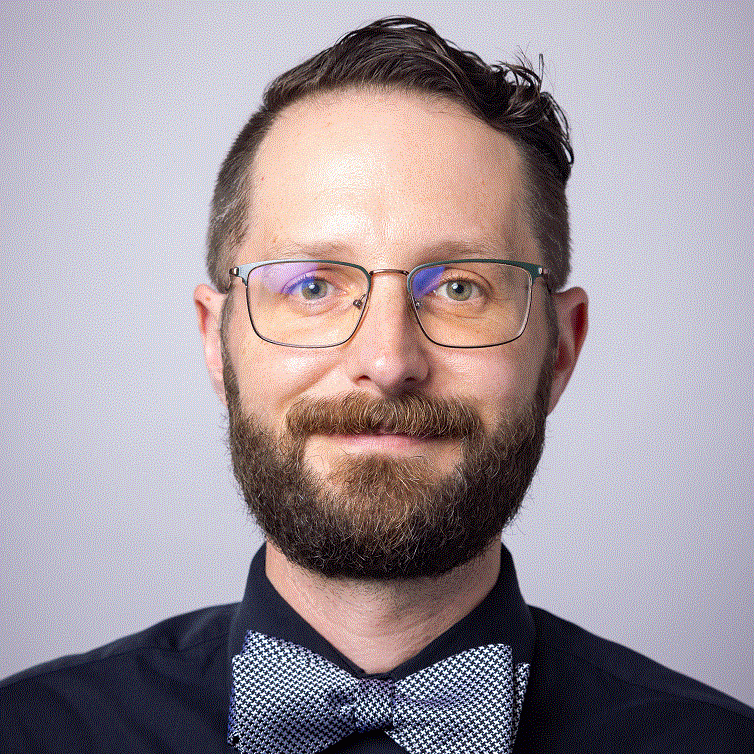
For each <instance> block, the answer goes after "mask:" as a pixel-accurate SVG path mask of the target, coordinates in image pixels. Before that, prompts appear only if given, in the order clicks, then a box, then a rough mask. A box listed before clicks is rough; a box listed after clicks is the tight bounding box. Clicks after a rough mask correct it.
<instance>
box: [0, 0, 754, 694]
mask: <svg viewBox="0 0 754 754" xmlns="http://www.w3.org/2000/svg"><path fill="white" fill-rule="evenodd" d="M357 5H358V4H355V3H352V2H345V0H344V1H343V2H329V3H328V2H324V3H321V4H320V3H317V4H314V3H312V5H306V4H303V3H296V2H292V3H286V4H285V6H284V7H283V8H280V9H278V8H277V6H271V5H270V4H268V3H258V2H252V3H243V4H224V3H217V4H215V3H213V4H205V3H192V4H175V3H161V4H140V3H136V4H96V3H73V4H56V3H24V4H13V3H7V2H6V3H3V4H2V5H0V21H1V23H2V46H3V49H2V55H0V67H1V68H2V71H1V76H2V103H0V109H1V110H2V119H3V158H2V162H1V164H0V170H1V171H2V226H1V230H0V244H1V245H0V253H1V254H2V264H1V265H0V293H1V295H2V311H3V316H2V319H1V322H2V324H1V325H0V327H1V328H2V329H1V331H0V333H1V335H2V337H1V338H0V344H1V346H0V347H1V348H2V369H1V370H0V380H1V381H2V384H1V385H0V401H1V402H2V405H1V413H0V433H1V434H0V440H1V442H2V449H3V462H2V474H3V511H2V517H3V535H2V537H3V545H2V549H3V555H2V563H1V564H0V600H1V601H2V615H3V620H4V622H5V627H4V629H3V642H2V651H1V652H0V675H4V674H6V673H10V672H12V671H14V670H17V669H19V668H22V667H24V666H26V665H29V664H32V663H35V662H37V661H41V660H45V659H48V658H51V657H54V656H57V655H59V654H61V653H67V652H76V651H82V650H86V649H88V648H91V647H93V646H95V645H98V644H101V643H103V642H105V641H108V640H110V639H113V638H116V637H118V636H120V635H123V634H125V633H127V632H131V631H135V630H138V629H140V628H143V627H145V626H147V625H149V624H151V623H153V622H155V621H157V620H158V619H160V618H163V617H166V616H169V615H171V614H175V613H177V612H183V611H186V610H190V609H192V608H196V607H200V606H204V605H207V604H212V603H217V602H228V601H234V600H237V599H238V598H240V596H241V592H242V588H243V583H244V580H245V576H246V569H247V566H248V561H249V558H250V556H251V554H252V553H253V551H254V550H255V549H256V547H257V543H258V541H259V537H258V533H257V531H256V529H255V527H254V525H253V524H252V523H251V522H250V521H249V520H248V519H247V517H246V515H245V513H244V511H243V507H242V504H241V502H240V501H239V499H238V496H237V494H236V491H235V488H234V484H233V482H232V480H231V475H230V473H229V460H228V454H227V451H226V449H225V445H224V427H225V422H224V419H223V411H222V409H221V407H220V405H219V403H218V402H217V400H216V398H215V396H214V394H213V392H212V390H211V388H210V385H209V381H208V379H207V377H206V374H205V368H204V364H203V360H202V355H201V349H200V345H199V338H198V336H197V333H196V326H195V321H194V311H193V305H192V301H191V296H192V291H193V288H194V286H195V284H196V283H197V282H199V281H202V280H204V279H205V274H204V271H203V261H202V255H203V239H204V233H205V223H206V217H207V208H208V204H209V200H210V194H211V188H212V184H213V181H214V177H215V175H216V172H217V169H218V167H219V164H220V162H221V160H222V158H223V156H224V154H225V152H226V151H227V149H228V148H229V146H230V143H231V141H232V139H233V138H234V136H235V135H236V133H237V132H238V130H239V129H240V128H241V126H242V125H243V123H244V122H245V120H246V118H247V117H248V115H249V113H250V112H251V111H252V110H253V109H254V107H255V106H256V104H257V103H258V100H259V96H260V93H261V90H262V88H263V85H264V84H265V83H266V82H267V81H268V80H269V79H270V78H271V77H272V76H273V75H275V74H277V73H279V72H281V71H283V70H284V69H286V68H288V67H289V66H291V65H293V64H295V63H296V62H299V61H300V60H302V59H303V58H304V57H306V56H309V55H310V54H312V53H314V52H316V51H317V50H319V49H320V48H322V47H324V46H326V45H327V44H329V43H331V42H333V41H334V40H335V39H336V38H337V37H338V36H340V34H342V33H344V32H345V31H347V30H349V29H350V28H352V27H354V26H356V25H359V24H361V23H362V22H364V21H369V20H373V19H375V18H378V17H380V16H383V15H387V14H393V13H398V12H403V13H410V14H414V15H418V16H419V17H423V18H425V19H426V20H428V21H430V22H432V23H433V24H435V25H436V27H437V28H438V30H439V31H440V32H441V33H442V34H443V35H444V36H447V37H449V38H451V39H452V40H454V41H456V42H457V43H458V44H459V45H460V46H462V47H465V48H471V49H474V50H476V51H478V52H479V53H480V54H482V56H483V57H484V58H485V59H487V60H498V59H509V58H510V57H511V56H512V55H514V54H515V52H516V51H517V49H518V48H519V47H520V48H522V49H523V51H524V52H525V53H527V54H528V55H529V56H530V57H531V58H533V59H536V56H537V55H538V54H539V53H540V52H542V53H543V54H544V56H545V60H546V64H547V68H548V71H549V75H548V86H549V87H550V89H551V90H553V91H554V92H555V94H556V96H557V98H558V99H559V101H560V102H561V104H562V105H563V106H564V108H565V109H566V111H567V112H568V113H569V115H570V119H571V123H572V126H573V138H574V143H575V149H576V155H577V161H576V166H575V171H574V175H573V179H572V183H571V185H570V190H569V195H570V201H571V207H572V216H573V231H574V232H573V236H574V244H573V246H574V267H575V273H574V275H573V281H574V282H575V283H578V284H580V285H583V286H584V287H586V288H587V290H588V291H589V293H590V295H591V317H592V320H591V331H590V334H589V338H588V339H587V343H586V346H585V349H584V351H583V354H582V357H581V362H580V365H579V367H578V368H577V371H576V373H575V375H574V378H573V380H572V383H571V385H570V387H569V390H568V391H567V392H566V394H565V396H564V398H563V400H562V401H561V402H560V405H559V406H558V408H557V410H556V412H555V414H554V416H553V417H552V419H551V422H550V427H549V432H548V444H547V450H546V453H545V456H544V459H543V461H542V465H541V468H540V471H539V473H538V475H537V477H536V479H535V482H534V484H533V486H532V489H531V492H530V494H529V495H528V497H527V501H526V510H525V511H524V513H523V514H522V515H521V517H520V518H519V519H518V520H517V522H516V523H515V524H514V525H513V527H512V528H511V530H510V531H509V532H508V533H507V534H506V537H505V539H506V541H507V543H508V545H509V546H510V547H511V548H512V550H513V552H514V555H515V557H516V561H517V564H518V569H519V574H520V578H521V582H522V587H523V591H524V593H525V595H526V597H527V599H528V600H529V601H530V602H532V603H534V604H539V605H542V606H544V607H547V608H549V609H551V610H553V611H554V612H556V613H559V614H561V615H563V616H565V617H567V618H570V619H573V620H575V621H576V622H578V623H580V624H582V625H583V626H585V627H587V628H589V629H591V630H593V631H595V632H597V633H599V634H602V635H606V636H608V637H611V638H614V639H617V640H618V641H620V642H622V643H625V644H627V645H628V646H630V647H633V648H635V649H638V650H640V651H642V652H644V653H647V654H649V655H651V656H652V657H654V658H655V659H657V660H659V661H661V662H663V663H665V664H667V665H670V666H671V667H673V668H676V669H680V670H683V671H684V672H686V673H688V674H690V675H692V676H694V677H696V678H699V679H701V680H703V681H706V682H707V683H710V684H712V685H714V686H716V687H718V688H721V689H723V690H725V691H727V692H729V693H731V694H733V695H735V696H737V697H739V698H742V699H744V700H746V701H748V702H749V703H753V702H754V689H753V688H752V677H754V665H753V659H752V658H753V657H754V653H753V652H752V646H753V642H752V639H753V638H754V630H753V629H752V614H753V613H754V609H753V608H754V594H753V588H752V587H753V584H752V582H753V573H752V549H753V548H752V545H753V544H754V542H753V534H752V530H753V529H754V527H752V521H753V519H754V516H753V515H752V514H753V511H752V507H753V506H752V457H753V454H752V446H753V445H754V441H753V439H752V435H753V433H752V413H753V412H752V408H753V403H754V400H753V398H754V396H753V395H752V383H753V382H754V380H753V379H752V377H753V372H754V348H753V345H752V340H753V338H752V330H751V319H752V316H751V314H752V311H754V297H753V294H752V272H753V270H752V249H753V248H754V244H753V243H752V242H753V241H754V232H753V225H754V222H753V218H752V207H753V206H754V196H752V194H753V191H752V173H753V172H754V170H753V168H754V164H753V162H754V155H753V150H752V134H753V133H754V117H753V109H754V108H753V107H752V88H751V86H752V80H754V66H753V65H752V45H751V30H752V25H753V23H754V18H752V8H751V5H750V4H749V3H745V4H744V3H742V4H740V5H737V4H733V3H725V4H709V3H704V4H699V5H695V4H686V3H679V2H674V3H648V4H609V3H600V4H578V5H574V4H570V3H558V4H557V5H554V4H546V3H477V4H474V5H467V4H463V3H461V4H456V3H451V2H447V3H443V4H440V3H430V2H405V3H402V4H400V5H398V4H393V3H382V2H368V3H367V4H366V5H365V6H361V10H354V7H355V6H357Z"/></svg>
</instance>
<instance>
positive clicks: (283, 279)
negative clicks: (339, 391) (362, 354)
mask: <svg viewBox="0 0 754 754" xmlns="http://www.w3.org/2000/svg"><path fill="white" fill-rule="evenodd" d="M246 289H247V296H248V301H249V315H250V317H251V323H252V325H253V327H254V330H255V331H256V333H257V335H259V336H260V337H261V338H264V339H265V340H269V341H272V342H273V343H280V344H282V345H288V346H300V347H307V346H308V347H324V346H335V345H338V344H339V343H343V342H344V341H346V340H348V339H349V338H350V337H351V335H352V334H353V333H354V331H355V330H356V326H357V325H358V324H359V319H360V318H361V313H362V311H363V303H364V299H365V296H366V294H367V292H368V290H369V278H368V277H367V276H366V274H365V273H364V271H363V270H361V269H359V268H358V267H351V266H350V265H347V264H343V263H339V262H322V261H317V260H305V261H291V262H272V263H269V264H264V265H261V266H260V267H255V268H254V269H252V271H251V272H250V273H249V278H248V284H247V286H246Z"/></svg>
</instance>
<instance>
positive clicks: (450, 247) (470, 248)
mask: <svg viewBox="0 0 754 754" xmlns="http://www.w3.org/2000/svg"><path fill="white" fill-rule="evenodd" d="M510 252H511V249H510V243H509V241H508V240H507V239H506V240H503V241H502V243H493V242H492V241H491V240H487V239H485V240H482V241H463V240H450V239H449V240H446V241H440V242H439V243H435V244H432V245H431V246H427V247H424V248H423V249H420V251H419V253H418V254H417V258H418V259H420V260H421V261H420V262H419V264H424V263H425V262H433V261H439V260H442V259H464V258H467V257H470V258H479V259H484V258H493V259H500V258H503V257H505V255H506V254H510ZM265 257H266V259H269V260H272V259H332V260H333V261H338V260H341V261H349V262H350V261H353V259H354V249H353V248H352V247H351V246H350V245H348V244H344V243H337V242H330V241H324V242H321V243H299V242H296V241H285V242H283V243H280V244H276V245H273V246H271V247H268V249H267V253H266V254H265ZM505 258H507V257H505Z"/></svg>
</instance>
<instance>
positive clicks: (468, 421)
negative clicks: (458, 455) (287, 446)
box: [285, 392, 483, 439]
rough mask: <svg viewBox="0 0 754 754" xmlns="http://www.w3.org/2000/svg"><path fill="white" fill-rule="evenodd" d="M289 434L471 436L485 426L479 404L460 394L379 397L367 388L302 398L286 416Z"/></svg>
mask: <svg viewBox="0 0 754 754" xmlns="http://www.w3.org/2000/svg"><path fill="white" fill-rule="evenodd" d="M285 421H286V429H287V432H288V434H289V435H290V436H291V437H293V438H296V439H300V438H304V437H307V436H308V435H329V434H336V435H358V434H377V433H386V434H400V435H410V436H412V437H418V438H422V439H424V438H431V437H444V438H459V439H463V438H467V437H474V436H477V435H479V434H481V433H482V432H483V426H482V420H481V419H480V417H479V414H478V413H477V412H476V410H475V409H474V408H473V407H472V406H471V405H469V404H468V403H467V402H465V401H463V400H461V399H459V398H432V397H429V396H424V395H418V394H414V393H408V394H405V395H400V396H396V397H391V398H374V397H372V396H368V395H365V394H364V393H358V392H352V393H346V394H345V395H340V396H334V397H323V398H309V399H304V398H302V399H300V400H299V401H297V402H296V403H295V404H294V405H293V406H292V407H291V408H290V410H289V411H288V414H287V416H286V420H285Z"/></svg>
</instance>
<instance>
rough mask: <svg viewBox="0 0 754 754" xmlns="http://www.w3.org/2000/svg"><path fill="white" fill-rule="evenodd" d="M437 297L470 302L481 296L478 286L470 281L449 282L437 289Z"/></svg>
mask: <svg viewBox="0 0 754 754" xmlns="http://www.w3.org/2000/svg"><path fill="white" fill-rule="evenodd" d="M436 292H437V295H438V296H443V297H444V298H449V299H451V300H452V301H468V300H469V299H471V298H476V297H477V296H479V295H480V293H481V292H480V290H479V287H478V286H477V285H475V284H474V283H472V282H471V281H470V280H463V279H458V280H449V281H447V282H445V283H442V285H440V286H439V287H438V288H437V291H436Z"/></svg>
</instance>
